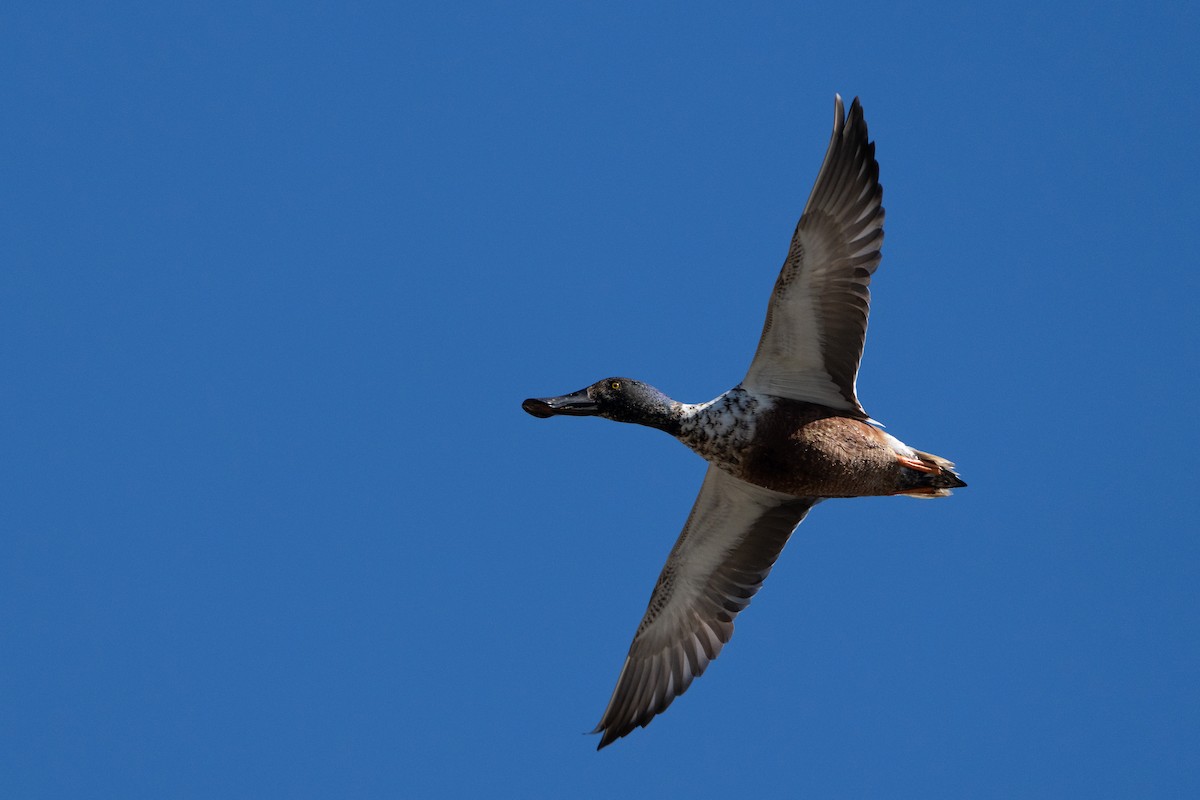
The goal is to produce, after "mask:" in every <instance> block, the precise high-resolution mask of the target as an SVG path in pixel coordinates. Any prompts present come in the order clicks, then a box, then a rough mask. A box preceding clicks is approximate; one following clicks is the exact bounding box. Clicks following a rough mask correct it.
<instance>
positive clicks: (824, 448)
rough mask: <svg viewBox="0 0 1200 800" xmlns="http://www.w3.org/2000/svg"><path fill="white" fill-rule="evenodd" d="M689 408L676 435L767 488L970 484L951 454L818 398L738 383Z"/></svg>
mask: <svg viewBox="0 0 1200 800" xmlns="http://www.w3.org/2000/svg"><path fill="white" fill-rule="evenodd" d="M692 409H694V410H692ZM687 411H688V412H690V413H685V414H683V415H681V416H682V419H681V423H680V426H679V432H678V433H676V434H675V436H676V438H677V439H679V440H680V441H681V442H683V443H684V444H685V445H687V446H688V447H689V448H691V449H692V450H694V451H695V452H696V453H698V454H699V455H700V456H702V457H703V458H704V459H705V460H706V461H708V462H709V463H711V464H713V465H714V466H716V467H719V468H720V469H722V470H724V471H725V472H727V473H729V474H730V475H732V476H733V477H735V478H739V479H741V480H743V481H746V482H747V483H752V484H754V485H755V486H761V487H763V488H764V489H771V490H773V491H776V492H783V493H785V494H790V495H794V496H796V497H819V498H827V497H868V496H872V495H893V494H908V495H916V496H925V497H935V496H936V497H940V496H944V495H945V494H948V493H949V492H948V491H947V489H949V488H953V487H955V486H962V485H964V484H963V483H962V482H961V481H960V480H958V479H957V478H956V477H953V473H952V472H949V471H948V470H949V466H950V464H949V462H947V461H946V460H945V459H942V458H939V457H937V456H931V455H929V454H927V453H922V452H920V451H918V450H914V449H913V448H911V447H909V446H908V445H906V444H904V443H903V442H901V441H900V440H899V439H897V438H896V437H894V436H891V435H889V434H887V433H884V432H883V431H881V430H880V429H879V428H877V427H875V426H874V425H871V424H870V423H868V422H864V421H863V420H860V419H856V418H853V417H848V416H845V415H843V414H841V413H839V412H837V411H836V410H834V409H831V408H829V407H827V406H823V405H820V404H817V403H810V402H807V401H804V400H792V399H790V398H786V397H772V396H770V395H764V394H758V393H755V392H749V391H747V390H746V389H743V388H742V387H740V386H738V387H735V388H733V389H730V390H729V391H728V392H726V393H725V394H723V395H721V396H720V397H718V398H717V399H715V400H713V401H712V402H711V403H705V404H703V405H700V406H694V407H692V408H691V409H687Z"/></svg>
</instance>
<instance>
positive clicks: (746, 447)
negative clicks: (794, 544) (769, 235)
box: [523, 97, 966, 747]
mask: <svg viewBox="0 0 1200 800" xmlns="http://www.w3.org/2000/svg"><path fill="white" fill-rule="evenodd" d="M835 109H836V116H835V120H834V131H833V137H832V139H831V141H830V143H829V149H828V151H827V152H826V155H825V161H824V163H823V164H822V165H821V171H820V173H819V174H818V176H817V180H816V184H815V185H814V187H813V190H812V194H811V195H810V196H809V199H808V203H807V204H806V205H805V209H804V214H803V215H802V216H801V217H800V222H799V224H798V225H797V226H796V232H795V234H794V236H793V237H792V245H791V248H790V250H789V252H788V256H787V259H786V260H785V261H784V265H783V269H782V270H781V271H780V274H779V279H778V280H777V281H776V283H775V291H774V292H773V293H772V295H771V301H770V304H769V305H768V308H767V320H766V323H765V325H764V326H763V333H762V337H761V339H760V341H759V345H758V351H757V352H756V353H755V356H754V360H753V361H752V362H751V365H750V369H749V371H748V372H747V374H746V377H745V379H744V380H743V381H742V382H741V383H739V384H738V385H737V386H735V387H734V388H732V389H730V390H729V391H728V392H725V393H724V394H722V395H721V396H720V397H717V398H716V399H714V400H712V401H710V402H708V403H699V404H695V405H692V404H687V403H680V402H678V401H676V400H672V399H671V398H669V397H667V396H666V395H665V394H663V393H662V392H660V391H659V390H658V389H655V388H654V387H652V386H650V385H648V384H645V383H642V382H640V381H636V380H632V379H629V378H606V379H605V380H602V381H599V382H597V383H595V384H592V385H591V386H589V387H587V388H586V389H581V390H580V391H578V392H574V393H572V394H568V395H563V396H561V397H550V398H541V399H538V398H531V399H529V400H526V401H525V402H524V403H523V407H524V409H525V410H526V411H527V412H529V413H530V414H532V415H534V416H536V417H550V416H554V415H567V416H602V417H606V418H608V419H612V420H615V421H617V422H630V423H636V424H639V425H646V426H649V427H653V428H658V429H660V430H663V431H666V432H667V433H669V434H671V435H672V436H674V437H675V438H677V439H679V441H681V442H683V443H684V444H685V445H687V446H688V447H689V448H691V449H692V450H693V451H695V452H696V453H698V454H699V455H700V456H701V457H703V458H704V459H705V460H706V461H708V462H709V468H708V472H707V474H706V475H705V478H704V483H703V485H702V486H701V487H700V495H699V497H697V498H696V503H695V505H694V506H693V508H692V513H691V515H690V516H689V517H688V521H687V523H686V524H685V525H684V528H683V532H682V533H681V534H680V535H679V539H678V540H677V541H676V543H675V547H674V549H672V551H671V555H670V556H669V557H668V558H667V563H666V566H665V567H663V571H662V574H661V575H660V576H659V579H658V583H657V584H656V585H655V588H654V592H653V594H652V595H651V597H650V605H649V607H648V608H647V609H646V614H645V616H644V617H643V618H642V622H641V625H639V626H638V630H637V634H636V635H635V636H634V639H633V644H632V645H631V646H630V649H629V656H628V657H627V658H626V660H625V667H624V669H622V671H621V675H620V677H619V678H618V679H617V688H616V689H615V690H614V692H613V695H612V698H611V700H610V701H609V704H608V708H607V709H605V711H604V716H603V717H602V719H601V720H600V724H599V726H597V728H596V732H597V733H601V732H602V733H603V734H604V735H603V737H602V738H601V740H600V747H604V746H605V745H607V744H609V743H611V742H613V741H615V740H616V739H617V738H619V737H621V736H624V735H626V734H627V733H629V732H630V731H632V730H633V729H634V728H635V727H637V726H639V725H641V726H645V725H646V724H648V723H649V722H650V720H651V719H653V718H654V716H655V715H656V714H659V713H661V712H662V711H663V710H665V709H666V707H667V706H668V705H670V703H671V701H672V700H674V698H675V697H677V696H679V695H680V694H682V693H683V692H684V691H685V690H686V689H687V687H688V686H689V685H690V684H691V682H692V679H693V678H695V677H696V676H698V675H700V674H701V673H702V672H703V671H704V669H705V668H706V667H707V665H708V663H709V662H710V661H711V660H712V659H714V658H716V656H717V654H718V653H719V652H720V650H721V647H722V646H723V645H724V643H725V642H727V641H729V638H730V636H732V635H733V618H734V616H736V615H737V614H738V613H739V612H740V611H741V610H742V609H744V608H745V607H746V606H747V605H749V603H750V598H751V597H752V596H753V595H754V594H755V592H757V591H758V588H759V586H761V584H762V582H763V580H764V579H765V578H766V576H767V573H768V572H769V571H770V569H771V567H772V565H773V564H774V563H775V559H776V558H777V557H778V555H779V553H780V551H781V550H782V549H783V546H784V544H786V543H787V540H788V537H789V536H790V535H791V532H792V530H793V529H794V528H795V527H796V526H797V525H798V524H799V523H800V521H801V520H803V519H804V517H805V515H806V514H807V513H808V511H809V509H811V508H812V507H813V506H814V505H815V504H816V503H818V502H819V501H821V500H824V499H826V498H831V497H864V496H871V495H898V494H899V495H907V496H911V497H945V496H947V495H949V494H950V490H951V489H953V488H956V487H959V486H965V485H966V484H965V483H963V481H962V480H960V479H959V477H958V475H957V474H955V472H954V470H953V466H954V465H953V464H952V463H950V462H949V461H947V460H946V459H944V458H940V457H939V456H933V455H930V454H928V453H922V452H920V451H918V450H914V449H913V448H911V447H909V446H908V445H906V444H904V443H903V442H901V441H900V440H899V439H897V438H895V437H894V436H891V435H889V434H887V433H884V432H883V431H882V430H880V429H879V428H878V427H876V426H875V425H873V424H872V423H871V420H870V419H869V417H868V416H867V413H866V411H864V410H863V407H862V405H861V404H860V403H859V401H858V396H857V392H856V389H855V379H856V376H857V374H858V366H859V361H860V359H861V357H862V348H863V341H864V338H865V336H866V327H867V312H868V309H869V306H870V292H869V290H868V285H869V284H870V281H871V275H872V273H874V271H875V269H876V267H877V266H878V265H879V260H880V251H879V247H880V244H881V243H882V241H883V206H882V197H883V189H882V188H881V187H880V185H879V165H878V164H877V163H876V162H875V146H874V144H872V143H871V142H870V141H869V140H868V138H867V127H866V123H865V122H864V121H863V116H862V106H860V105H859V103H858V100H855V101H854V103H853V104H852V105H851V107H850V114H849V116H848V117H844V116H843V113H844V112H843V107H842V101H841V98H840V97H838V98H837V100H836V103H835Z"/></svg>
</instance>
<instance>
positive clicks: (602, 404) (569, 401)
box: [521, 378, 679, 428]
mask: <svg viewBox="0 0 1200 800" xmlns="http://www.w3.org/2000/svg"><path fill="white" fill-rule="evenodd" d="M677 405H679V404H678V403H676V402H675V401H673V400H672V399H671V398H669V397H667V396H666V395H665V394H663V393H662V392H660V391H659V390H658V389H655V388H654V387H653V386H651V385H650V384H648V383H642V382H641V381H635V380H633V379H632V378H605V379H604V380H602V381H598V382H596V383H593V384H592V385H591V386H589V387H587V388H586V389H580V390H579V391H578V392H572V393H571V394H564V395H562V396H561V397H531V398H529V399H528V400H526V401H525V402H524V403H521V408H523V409H525V410H526V411H527V412H529V413H530V414H532V415H533V416H535V417H542V418H545V417H553V416H556V415H560V414H561V415H564V416H571V417H604V418H606V419H611V420H615V421H617V422H635V423H638V424H639V425H651V426H653V427H656V428H668V427H670V426H671V424H672V423H673V422H674V421H675V416H676V415H675V407H676V406H677Z"/></svg>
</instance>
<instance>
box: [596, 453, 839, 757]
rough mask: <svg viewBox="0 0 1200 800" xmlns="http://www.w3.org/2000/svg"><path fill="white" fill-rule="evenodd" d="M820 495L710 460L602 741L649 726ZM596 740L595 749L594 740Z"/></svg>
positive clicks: (713, 652)
mask: <svg viewBox="0 0 1200 800" xmlns="http://www.w3.org/2000/svg"><path fill="white" fill-rule="evenodd" d="M816 502H817V501H816V499H813V498H797V497H792V496H791V495H786V494H781V493H779V492H772V491H770V490H769V489H763V488H760V487H758V486H754V485H752V484H749V483H746V482H744V481H741V480H738V479H737V478H734V477H733V476H731V475H729V474H727V473H725V472H723V471H722V470H720V469H718V468H717V467H713V466H710V467H709V468H708V473H707V474H706V475H705V476H704V484H703V485H702V486H701V487H700V496H699V497H697V498H696V504H695V505H694V506H692V513H691V515H690V516H689V517H688V521H687V524H686V525H684V526H683V533H681V534H680V535H679V540H678V541H677V542H675V547H674V548H673V549H672V550H671V555H670V556H669V557H668V558H667V564H666V566H665V567H663V571H662V574H661V575H659V576H658V583H657V584H655V586H654V593H653V594H652V595H651V596H650V606H649V607H648V608H647V609H646V615H645V616H644V617H642V622H641V624H640V625H638V629H637V634H636V635H635V636H634V637H633V644H632V645H631V646H630V648H629V655H628V656H627V657H626V659H625V666H624V667H623V668H622V670H621V676H620V677H619V678H617V688H616V689H615V690H614V691H613V695H612V699H610V700H609V701H608V708H606V709H605V710H604V716H603V717H602V718H601V719H600V724H599V725H597V726H596V729H595V730H594V731H592V733H603V734H604V736H603V737H602V738H601V740H600V745H599V747H604V746H605V745H608V744H611V743H612V742H614V741H616V740H617V739H619V738H620V737H622V736H624V735H625V734H627V733H629V732H630V731H632V730H633V729H634V728H635V727H637V726H639V725H640V726H643V727H645V726H646V725H647V724H649V722H650V720H652V719H653V718H654V716H655V715H657V714H661V713H662V712H663V711H664V710H665V709H666V708H667V706H669V705H671V701H672V700H674V699H675V698H676V697H678V696H679V695H681V694H683V693H684V692H685V691H687V688H688V686H689V685H690V684H691V682H692V679H693V678H695V677H696V676H698V675H700V674H702V673H703V672H704V668H705V667H707V666H708V662H710V661H712V660H713V659H714V658H716V657H717V654H718V653H720V652H721V647H722V646H723V645H724V644H725V643H726V642H728V641H729V637H731V636H732V635H733V618H734V617H735V616H737V614H738V612H739V611H741V610H742V609H744V608H745V607H746V606H747V605H749V604H750V598H751V597H753V596H754V593H755V592H757V591H758V587H759V586H761V585H762V582H763V580H764V579H765V578H766V577H767V573H768V572H770V571H771V565H772V564H774V563H775V559H776V558H778V557H779V552H780V551H781V550H782V549H783V546H784V544H786V543H787V540H788V537H789V536H791V533H792V530H793V529H794V528H795V527H796V526H797V525H798V524H799V523H800V520H802V519H804V515H805V514H807V513H808V510H809V509H810V508H812V506H813V504H815V503H816ZM599 747H598V748H597V749H599Z"/></svg>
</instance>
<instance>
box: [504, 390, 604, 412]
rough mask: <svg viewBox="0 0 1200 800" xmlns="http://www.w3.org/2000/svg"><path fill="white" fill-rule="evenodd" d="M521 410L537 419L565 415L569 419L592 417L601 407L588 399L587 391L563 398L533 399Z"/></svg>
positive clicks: (522, 404) (522, 405) (523, 405)
mask: <svg viewBox="0 0 1200 800" xmlns="http://www.w3.org/2000/svg"><path fill="white" fill-rule="evenodd" d="M521 408H523V409H525V411H527V412H528V413H530V414H532V415H533V416H535V417H541V418H542V419H545V418H546V417H553V416H555V415H557V414H564V415H566V416H569V417H590V416H594V415H595V414H598V413H599V412H600V407H599V406H597V405H596V403H595V402H594V401H593V400H592V398H590V397H588V393H587V389H580V390H579V391H578V392H573V393H571V394H564V395H563V396H562V397H531V398H529V399H528V400H526V401H525V402H524V403H521Z"/></svg>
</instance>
